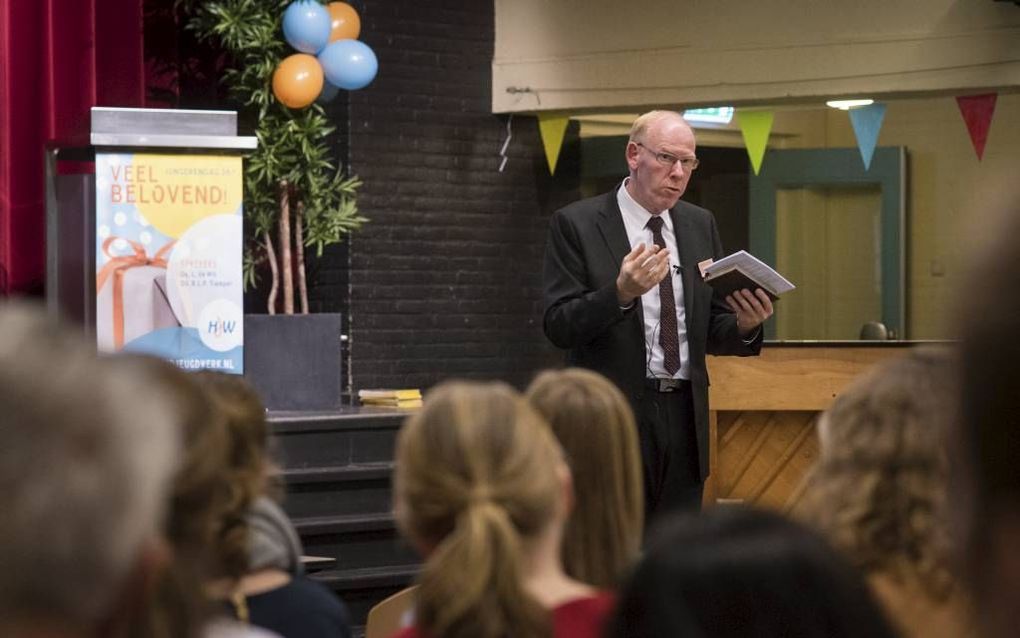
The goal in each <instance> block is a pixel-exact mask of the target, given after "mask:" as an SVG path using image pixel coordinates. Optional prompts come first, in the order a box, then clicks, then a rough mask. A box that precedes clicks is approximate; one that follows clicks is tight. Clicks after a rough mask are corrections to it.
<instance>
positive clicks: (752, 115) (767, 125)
mask: <svg viewBox="0 0 1020 638" xmlns="http://www.w3.org/2000/svg"><path fill="white" fill-rule="evenodd" d="M737 124H738V125H740V133H741V135H743V136H744V146H746V147H747V156H748V157H750V158H751V167H752V168H753V169H754V174H755V175H757V174H758V171H759V170H761V160H762V158H763V157H765V146H766V145H767V144H768V142H769V133H770V132H771V131H772V111H741V110H737Z"/></svg>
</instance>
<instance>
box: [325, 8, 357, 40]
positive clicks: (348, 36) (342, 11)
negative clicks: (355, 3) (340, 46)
mask: <svg viewBox="0 0 1020 638" xmlns="http://www.w3.org/2000/svg"><path fill="white" fill-rule="evenodd" d="M326 8H327V9H329V17H330V19H331V20H332V21H333V22H332V25H333V28H332V30H331V31H330V32H329V41H330V42H335V41H336V40H357V39H358V34H360V33H361V18H360V17H359V16H358V12H357V11H355V10H354V7H352V6H351V5H349V4H347V3H346V2H330V3H329V4H327V5H326Z"/></svg>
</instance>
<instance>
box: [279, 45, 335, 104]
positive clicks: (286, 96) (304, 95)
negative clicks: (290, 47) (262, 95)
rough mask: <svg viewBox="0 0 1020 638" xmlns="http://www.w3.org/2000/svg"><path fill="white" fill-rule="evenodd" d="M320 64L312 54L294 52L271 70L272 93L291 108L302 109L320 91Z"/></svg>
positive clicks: (321, 81)
mask: <svg viewBox="0 0 1020 638" xmlns="http://www.w3.org/2000/svg"><path fill="white" fill-rule="evenodd" d="M323 81H324V80H323V76H322V66H320V65H319V61H318V60H316V59H315V56H314V55H308V54H307V53H295V54H294V55H291V56H288V57H286V58H284V59H283V60H282V61H281V62H280V64H279V65H277V67H276V70H275V71H273V95H275V96H276V99H278V100H280V101H281V102H283V103H284V104H285V105H286V106H289V107H290V108H292V109H303V108H304V107H306V106H308V105H309V104H311V103H312V102H314V101H315V98H317V97H319V93H322V83H323Z"/></svg>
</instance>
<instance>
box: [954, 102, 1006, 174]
mask: <svg viewBox="0 0 1020 638" xmlns="http://www.w3.org/2000/svg"><path fill="white" fill-rule="evenodd" d="M997 95H998V94H997V93H984V94H982V95H962V96H959V97H957V98H956V104H957V105H958V106H959V107H960V113H961V114H962V115H963V121H964V123H966V124H967V131H968V132H969V133H970V141H971V144H973V145H974V152H976V153H977V156H978V160H980V159H981V156H983V155H984V154H985V142H987V141H988V127H989V126H991V125H992V115H993V114H994V113H995V98H996V97H997Z"/></svg>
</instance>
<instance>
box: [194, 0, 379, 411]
mask: <svg viewBox="0 0 1020 638" xmlns="http://www.w3.org/2000/svg"><path fill="white" fill-rule="evenodd" d="M176 6H177V9H178V10H179V11H180V12H181V15H182V17H183V19H184V24H185V28H186V29H188V30H190V31H192V32H193V33H194V35H195V37H196V38H197V39H198V40H199V41H200V42H207V43H209V44H211V45H212V46H213V47H214V48H216V49H218V50H220V51H221V52H222V53H223V54H225V57H226V60H225V66H226V69H225V71H224V72H223V75H222V81H223V83H224V84H225V85H226V87H227V89H228V91H229V95H230V97H231V99H232V101H234V102H235V104H236V105H237V106H238V108H239V109H240V111H241V116H242V119H243V120H246V121H251V122H253V123H254V134H255V136H256V137H257V138H258V142H259V146H258V149H257V150H256V151H255V152H253V153H252V154H251V155H250V156H249V157H248V158H247V159H246V162H245V174H244V188H245V193H244V215H245V221H246V233H245V234H246V242H247V243H246V247H245V261H244V278H245V287H246V289H247V290H252V289H253V288H255V286H256V284H257V283H258V282H259V278H260V277H262V276H267V275H268V277H269V278H270V281H269V285H268V293H267V297H266V305H265V308H266V313H267V314H266V315H248V316H247V317H246V325H245V327H246V341H247V344H248V345H247V347H246V361H245V369H246V376H249V377H250V378H251V380H252V381H253V382H254V383H255V385H256V386H257V387H259V389H260V390H262V391H263V395H264V398H265V399H266V402H267V404H268V405H269V406H270V407H271V408H277V409H318V408H328V407H334V404H335V405H339V401H340V390H339V389H340V386H341V373H340V333H341V329H342V328H341V317H340V315H337V314H326V313H317V314H314V315H309V314H308V311H309V308H308V283H307V275H306V271H305V263H306V249H307V250H309V251H314V255H315V256H316V257H321V256H322V253H323V250H324V249H325V248H326V247H327V246H330V245H332V244H336V243H338V242H341V241H342V240H343V239H344V237H345V236H346V235H347V234H348V233H350V232H352V231H354V230H356V229H357V228H359V227H360V226H361V225H362V224H363V223H365V222H366V221H367V220H366V219H365V218H364V217H363V216H362V215H361V214H360V213H359V212H358V208H357V203H356V193H357V188H358V186H359V185H360V181H359V180H358V178H357V177H354V176H351V175H348V174H346V173H345V172H344V170H343V167H342V166H341V165H340V163H339V161H337V159H336V158H334V156H333V152H332V149H331V147H330V144H329V141H330V136H331V135H333V134H334V133H335V131H336V127H334V126H333V125H332V124H331V123H330V122H329V119H328V118H327V116H326V113H325V111H324V109H323V107H322V105H321V103H320V102H322V101H325V100H326V99H329V98H330V95H331V94H332V95H335V94H336V92H337V91H338V90H339V88H345V89H348V90H353V89H356V88H361V87H363V86H365V85H367V84H368V83H369V82H371V80H372V79H373V78H374V76H375V71H376V68H377V63H376V61H375V56H374V53H372V52H371V50H370V49H368V47H367V46H366V45H364V44H363V43H361V42H359V41H357V40H356V38H357V36H358V34H359V31H360V19H359V18H358V15H357V13H356V12H355V11H354V9H353V8H351V7H350V5H347V4H346V3H343V2H332V3H330V4H329V5H324V4H323V3H320V2H318V0H297V1H295V2H290V1H289V0H178V2H177V5H176ZM292 47H293V49H296V51H293V50H291V48H292ZM366 51H367V53H366ZM316 100H319V102H317V101H316ZM280 315H284V316H280ZM331 343H332V344H335V346H336V348H335V350H334V348H331V347H329V344H331Z"/></svg>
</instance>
